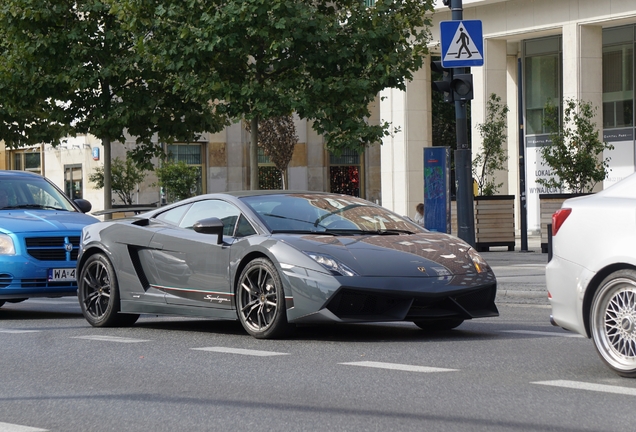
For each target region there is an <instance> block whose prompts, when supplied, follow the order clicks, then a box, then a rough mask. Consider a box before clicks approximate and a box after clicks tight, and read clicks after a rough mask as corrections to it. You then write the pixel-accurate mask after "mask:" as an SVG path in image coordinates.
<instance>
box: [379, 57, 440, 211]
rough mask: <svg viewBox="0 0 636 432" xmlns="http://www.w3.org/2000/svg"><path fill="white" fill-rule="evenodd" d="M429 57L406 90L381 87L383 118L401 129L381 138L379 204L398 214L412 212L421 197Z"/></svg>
mask: <svg viewBox="0 0 636 432" xmlns="http://www.w3.org/2000/svg"><path fill="white" fill-rule="evenodd" d="M429 63H430V60H429V59H428V58H426V59H425V60H424V66H423V67H422V68H421V69H420V70H419V71H417V72H415V73H414V74H413V80H412V81H409V82H408V83H407V85H406V91H405V92H402V91H398V90H395V89H387V90H383V91H382V93H381V96H382V97H383V98H385V99H384V100H382V101H381V102H380V112H381V117H382V120H383V121H388V122H390V123H391V124H392V127H399V128H400V129H401V130H400V132H397V133H396V134H394V135H393V136H389V137H385V138H384V139H383V141H382V142H383V144H382V149H381V157H382V167H381V174H382V205H383V206H384V207H386V208H388V209H391V210H393V211H395V212H396V213H398V214H402V215H407V216H413V214H414V213H415V206H416V205H417V203H420V202H422V201H423V200H424V147H430V146H431V145H432V130H431V94H430V93H431V92H432V89H431V70H430V67H429Z"/></svg>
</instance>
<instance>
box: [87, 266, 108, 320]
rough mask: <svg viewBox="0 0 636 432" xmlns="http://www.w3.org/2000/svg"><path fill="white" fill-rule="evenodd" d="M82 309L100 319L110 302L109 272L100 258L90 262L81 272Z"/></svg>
mask: <svg viewBox="0 0 636 432" xmlns="http://www.w3.org/2000/svg"><path fill="white" fill-rule="evenodd" d="M81 285H82V293H83V294H84V295H83V296H82V297H83V309H84V310H85V311H86V314H88V315H90V316H91V317H92V318H94V319H102V318H103V317H104V315H105V314H106V311H107V310H108V304H109V303H110V292H111V287H110V274H109V272H108V269H107V268H106V266H105V265H104V263H103V262H101V261H100V260H94V261H92V262H90V263H89V264H88V265H87V266H86V267H85V270H84V271H83V272H82V284H81Z"/></svg>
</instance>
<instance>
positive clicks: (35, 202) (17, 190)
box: [0, 177, 77, 211]
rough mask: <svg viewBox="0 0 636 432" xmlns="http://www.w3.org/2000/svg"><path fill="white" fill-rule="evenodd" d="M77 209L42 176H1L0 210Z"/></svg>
mask: <svg viewBox="0 0 636 432" xmlns="http://www.w3.org/2000/svg"><path fill="white" fill-rule="evenodd" d="M15 209H35V210H38V209H39V210H43V209H46V210H64V211H77V210H76V209H75V207H73V205H72V204H71V203H70V201H69V199H68V198H66V196H65V195H64V194H62V192H60V191H59V190H58V189H57V188H56V187H55V186H53V185H52V184H51V183H49V182H48V181H46V180H45V179H44V178H40V177H33V178H24V177H23V178H15V177H12V178H6V177H5V178H1V179H0V210H15Z"/></svg>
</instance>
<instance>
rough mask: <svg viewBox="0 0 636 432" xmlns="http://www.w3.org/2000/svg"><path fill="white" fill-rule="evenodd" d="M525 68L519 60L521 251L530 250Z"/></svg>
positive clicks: (518, 109)
mask: <svg viewBox="0 0 636 432" xmlns="http://www.w3.org/2000/svg"><path fill="white" fill-rule="evenodd" d="M522 80H523V70H522V69H521V59H518V60H517V92H518V93H517V95H518V98H517V100H518V102H517V111H518V112H519V198H520V201H521V205H520V206H519V213H520V214H519V216H520V222H521V252H528V208H527V205H528V202H527V199H526V198H527V197H526V159H525V154H526V152H525V145H524V142H525V139H526V138H525V131H524V129H523V100H522V97H523V82H522Z"/></svg>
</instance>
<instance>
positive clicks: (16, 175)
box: [0, 170, 42, 178]
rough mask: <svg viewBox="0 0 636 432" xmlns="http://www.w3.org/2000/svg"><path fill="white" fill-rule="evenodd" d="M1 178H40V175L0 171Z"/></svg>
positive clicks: (28, 172)
mask: <svg viewBox="0 0 636 432" xmlns="http://www.w3.org/2000/svg"><path fill="white" fill-rule="evenodd" d="M0 176H1V177H31V178H34V177H38V178H42V176H41V175H40V174H36V173H33V172H30V171H18V170H0Z"/></svg>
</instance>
